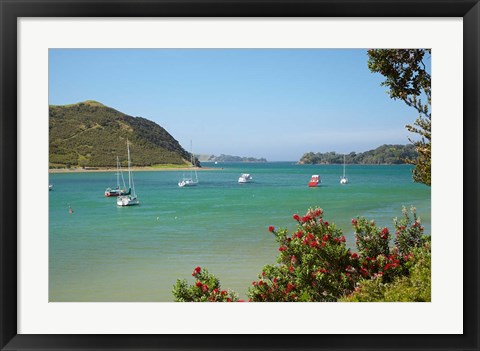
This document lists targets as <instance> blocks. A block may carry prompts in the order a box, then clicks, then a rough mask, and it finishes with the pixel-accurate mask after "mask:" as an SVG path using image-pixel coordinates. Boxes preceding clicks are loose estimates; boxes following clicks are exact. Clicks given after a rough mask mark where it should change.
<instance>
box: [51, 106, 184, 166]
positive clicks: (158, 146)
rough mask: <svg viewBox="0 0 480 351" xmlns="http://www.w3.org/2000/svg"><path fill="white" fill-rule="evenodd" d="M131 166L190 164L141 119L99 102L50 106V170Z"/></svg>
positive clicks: (165, 134)
mask: <svg viewBox="0 0 480 351" xmlns="http://www.w3.org/2000/svg"><path fill="white" fill-rule="evenodd" d="M127 138H128V140H129V141H130V151H131V154H132V164H133V165H134V166H153V165H159V164H177V165H186V164H189V161H187V160H190V153H189V152H187V151H185V150H184V149H183V148H182V147H181V146H180V144H179V143H178V141H177V140H175V139H174V138H173V137H172V136H171V135H170V134H169V133H168V132H167V131H166V130H165V129H164V128H162V127H160V126H159V125H158V124H156V123H154V122H152V121H149V120H148V119H146V118H142V117H132V116H128V115H126V114H124V113H122V112H119V111H117V110H115V109H113V108H110V107H108V106H105V105H103V104H101V103H99V102H96V101H91V100H88V101H85V102H80V103H78V104H72V105H63V106H56V105H51V106H49V139H50V147H49V154H50V155H49V157H50V167H55V168H58V167H114V166H115V164H116V157H117V156H119V158H120V160H121V162H122V163H123V165H124V166H125V165H126V159H127V147H126V145H127Z"/></svg>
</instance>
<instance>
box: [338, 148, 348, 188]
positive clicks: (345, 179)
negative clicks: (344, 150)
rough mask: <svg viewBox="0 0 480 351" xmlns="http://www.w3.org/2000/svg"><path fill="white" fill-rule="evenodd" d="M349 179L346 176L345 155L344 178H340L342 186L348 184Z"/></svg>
mask: <svg viewBox="0 0 480 351" xmlns="http://www.w3.org/2000/svg"><path fill="white" fill-rule="evenodd" d="M347 183H348V178H347V177H346V175H345V155H343V176H342V177H340V184H347Z"/></svg>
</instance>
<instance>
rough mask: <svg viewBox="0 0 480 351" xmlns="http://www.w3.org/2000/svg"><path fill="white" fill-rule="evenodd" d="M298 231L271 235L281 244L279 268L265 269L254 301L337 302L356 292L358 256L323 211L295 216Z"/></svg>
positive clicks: (255, 285)
mask: <svg viewBox="0 0 480 351" xmlns="http://www.w3.org/2000/svg"><path fill="white" fill-rule="evenodd" d="M293 219H294V220H295V221H296V222H297V229H296V231H295V232H294V233H293V234H292V235H289V234H288V231H287V230H286V229H279V230H275V228H273V227H269V231H270V232H272V233H273V234H274V235H275V240H276V241H277V242H278V243H279V245H280V247H279V249H278V250H279V252H280V254H279V257H278V259H277V263H278V264H277V265H268V266H265V267H264V269H263V272H262V274H261V275H260V276H259V280H258V281H254V282H253V283H252V287H250V289H249V292H248V295H249V297H250V298H251V300H252V301H335V300H336V299H337V298H338V296H342V295H344V294H348V293H349V292H351V291H353V289H354V287H355V282H356V281H357V280H358V268H359V261H358V255H357V254H352V253H351V252H350V250H349V249H347V248H346V246H345V236H343V234H342V231H341V230H340V229H338V228H337V227H336V226H335V224H333V223H329V222H328V221H325V220H324V219H323V210H322V209H321V208H315V209H310V210H309V211H308V212H307V213H306V214H305V216H302V217H300V216H299V215H298V214H295V215H294V216H293Z"/></svg>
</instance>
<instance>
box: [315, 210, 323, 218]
mask: <svg viewBox="0 0 480 351" xmlns="http://www.w3.org/2000/svg"><path fill="white" fill-rule="evenodd" d="M322 213H323V210H322V209H321V208H317V209H315V216H316V217H318V216H320V215H321V214H322Z"/></svg>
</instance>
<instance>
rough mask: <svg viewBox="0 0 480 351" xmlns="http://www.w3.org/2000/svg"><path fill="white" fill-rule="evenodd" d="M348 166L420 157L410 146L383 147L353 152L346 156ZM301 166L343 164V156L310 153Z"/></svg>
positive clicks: (399, 161) (301, 162) (331, 153)
mask: <svg viewBox="0 0 480 351" xmlns="http://www.w3.org/2000/svg"><path fill="white" fill-rule="evenodd" d="M345 156H346V157H345V161H346V163H348V164H402V163H406V162H405V159H410V160H414V159H416V158H417V157H418V154H417V152H416V150H415V147H414V146H413V145H412V144H408V145H387V144H385V145H382V146H379V147H377V148H376V149H374V150H369V151H365V152H361V153H358V154H357V153H355V152H351V153H349V154H347V155H345ZM298 163H300V164H335V163H337V164H339V163H342V164H343V154H337V153H336V152H326V153H320V152H317V153H313V152H308V153H306V154H304V155H303V156H302V158H301V159H300V161H299V162H298Z"/></svg>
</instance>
